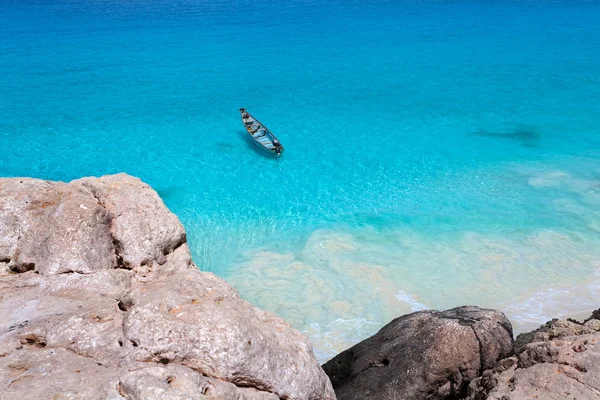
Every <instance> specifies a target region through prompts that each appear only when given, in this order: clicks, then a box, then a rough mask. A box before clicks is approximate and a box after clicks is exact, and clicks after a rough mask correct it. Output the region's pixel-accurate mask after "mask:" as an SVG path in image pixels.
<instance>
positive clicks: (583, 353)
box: [468, 310, 600, 400]
mask: <svg viewBox="0 0 600 400" xmlns="http://www.w3.org/2000/svg"><path fill="white" fill-rule="evenodd" d="M599 316H600V312H599V311H598V310H597V311H594V314H593V315H592V317H591V318H589V319H587V320H586V321H584V322H583V323H580V322H577V321H573V320H558V319H554V320H552V321H549V322H547V323H546V324H545V325H543V326H541V327H540V328H539V329H536V330H535V331H533V332H529V333H525V334H521V335H519V336H518V337H517V339H516V341H515V350H516V354H517V355H516V356H514V357H510V358H507V359H505V360H502V361H501V362H500V363H499V364H498V365H497V366H496V367H495V368H493V369H490V370H487V371H485V372H484V373H483V376H482V377H481V378H478V379H476V380H474V381H473V382H472V383H471V385H470V387H469V396H468V399H469V400H484V399H489V400H525V399H544V400H567V399H569V400H570V399H575V400H580V399H600V320H598V319H597V318H598V317H599Z"/></svg>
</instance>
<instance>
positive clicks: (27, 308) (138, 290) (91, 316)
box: [0, 174, 335, 400]
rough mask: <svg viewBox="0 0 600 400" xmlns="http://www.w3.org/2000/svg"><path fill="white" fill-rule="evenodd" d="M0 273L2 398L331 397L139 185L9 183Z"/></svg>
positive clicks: (305, 359) (2, 198)
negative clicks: (202, 262) (201, 264)
mask: <svg viewBox="0 0 600 400" xmlns="http://www.w3.org/2000/svg"><path fill="white" fill-rule="evenodd" d="M0 267H1V268H0V388H3V389H1V390H3V391H0V398H3V399H4V398H11V399H12V398H19V399H21V400H27V399H45V398H53V396H54V395H57V396H62V397H61V398H73V399H75V398H77V399H80V398H81V399H115V400H116V399H150V400H152V399H196V398H197V399H248V400H252V399H257V400H258V399H277V398H286V399H315V400H316V399H335V395H334V393H333V389H332V387H331V383H330V382H329V379H328V378H327V376H326V375H325V373H324V372H323V370H322V369H321V367H320V366H319V365H318V363H317V361H316V359H315V358H314V355H313V352H312V348H311V346H310V344H309V342H308V339H307V338H306V337H305V336H304V335H302V334H300V333H299V332H297V331H295V330H293V329H292V328H291V327H290V326H289V325H288V324H286V323H285V322H284V321H283V320H281V319H280V318H278V317H276V316H274V315H272V314H269V313H267V312H264V311H262V310H259V309H257V308H255V307H253V306H252V305H250V304H249V303H248V302H246V301H244V300H243V299H241V298H240V296H239V295H238V294H237V292H236V291H235V290H233V289H232V288H231V287H230V286H229V285H227V283H225V282H224V281H223V280H221V279H219V278H218V277H216V276H215V275H213V274H210V273H206V272H202V271H200V270H199V269H198V268H197V267H196V266H195V265H194V264H193V263H192V260H191V256H190V251H189V248H188V246H187V244H186V236H185V231H184V229H183V227H182V225H181V224H180V223H179V220H178V219H177V217H176V216H175V215H173V214H172V213H170V212H169V210H168V209H167V208H166V207H165V206H164V204H163V203H162V201H161V200H160V198H159V197H158V195H157V194H156V193H155V192H154V191H153V190H152V189H151V188H150V187H149V186H148V185H146V184H144V183H142V182H141V181H140V180H138V179H135V178H132V177H130V176H127V175H123V174H120V175H116V176H108V177H102V178H85V179H80V180H77V181H73V182H71V183H69V184H67V183H59V182H46V181H41V180H35V179H0Z"/></svg>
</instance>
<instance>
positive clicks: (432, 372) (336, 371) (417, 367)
mask: <svg viewBox="0 0 600 400" xmlns="http://www.w3.org/2000/svg"><path fill="white" fill-rule="evenodd" d="M512 348H513V339H512V327H511V325H510V322H509V321H508V320H507V319H506V317H505V316H504V314H502V313H500V312H498V311H494V310H488V309H481V308H478V307H458V308H454V309H452V310H448V311H444V312H439V311H421V312H416V313H413V314H408V315H405V316H402V317H400V318H397V319H395V320H393V321H392V322H390V323H389V324H388V325H386V326H384V327H383V328H382V329H381V330H380V331H379V332H378V333H377V334H375V335H374V336H372V337H370V338H368V339H366V340H364V341H362V342H361V343H359V344H357V345H355V346H354V347H351V348H350V349H348V350H346V351H344V352H342V353H340V354H339V355H337V356H336V357H334V358H333V359H332V360H330V361H329V362H327V363H326V364H325V365H323V369H324V370H325V372H326V373H327V375H329V377H330V379H331V381H332V383H333V386H334V389H335V392H336V395H337V397H338V399H340V400H353V399H356V400H362V399H378V400H386V399H398V398H402V399H406V400H409V399H446V398H457V397H458V396H459V395H461V394H465V393H466V389H467V386H468V384H469V383H470V381H471V380H473V379H475V378H477V377H478V376H479V375H480V374H481V372H482V371H483V370H484V369H487V368H491V367H493V366H494V365H496V363H497V362H498V361H499V360H501V359H502V358H504V357H507V356H509V355H510V354H511V352H512Z"/></svg>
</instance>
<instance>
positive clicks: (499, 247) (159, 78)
mask: <svg viewBox="0 0 600 400" xmlns="http://www.w3.org/2000/svg"><path fill="white" fill-rule="evenodd" d="M597 21H600V3H598V2H596V1H549V2H542V1H524V2H521V1H519V2H517V1H438V2H433V1H432V2H428V1H344V2H342V1H326V2H318V3H317V2H307V1H303V2H300V1H294V2H283V1H280V0H275V1H268V2H261V3H260V4H252V3H250V2H247V1H235V2H234V1H222V0H210V1H205V2H199V3H198V2H192V1H174V2H173V1H158V0H151V1H145V2H124V1H117V0H103V1H98V2H93V3H89V2H81V1H57V0H50V1H16V0H12V1H7V0H4V1H0V148H2V150H3V151H2V156H1V157H0V175H1V176H35V177H40V178H46V179H58V180H70V179H74V178H77V177H80V176H82V175H102V174H107V173H114V172H120V171H125V172H127V173H130V174H133V175H136V176H140V177H141V178H142V179H143V180H145V181H146V182H148V183H150V184H151V185H152V186H153V187H154V188H155V189H156V190H157V191H158V192H159V193H160V195H161V196H162V198H163V199H164V200H165V202H166V203H167V205H168V206H169V207H170V208H171V209H172V210H173V211H174V212H175V213H177V215H178V216H179V217H180V218H181V220H182V222H183V223H184V225H185V226H186V229H187V231H188V236H189V240H190V245H191V248H192V251H193V253H194V259H195V262H196V263H197V264H198V266H199V267H200V268H202V269H204V270H211V271H214V272H215V273H217V274H219V275H220V276H222V277H224V278H225V279H227V280H228V281H229V282H231V283H232V284H234V286H235V287H236V288H238V290H239V291H240V292H241V294H242V295H243V296H244V297H245V298H246V299H248V300H249V301H251V302H253V303H254V304H256V305H259V306H261V307H263V308H266V309H268V310H270V311H273V312H276V313H277V314H279V315H281V316H282V317H283V318H285V319H286V320H287V321H288V322H290V323H291V324H292V325H293V326H295V327H297V328H299V329H301V330H303V331H305V332H306V333H307V334H308V335H309V336H310V337H311V339H312V340H313V343H314V346H315V350H316V352H317V355H318V356H319V358H320V359H321V360H325V359H327V358H328V357H330V356H331V355H333V354H335V353H336V352H337V351H339V350H341V349H343V348H345V347H347V346H349V345H351V344H353V343H355V342H356V341H358V340H360V339H362V338H364V337H366V336H368V335H370V334H372V333H373V332H375V331H376V330H377V329H379V328H380V327H381V326H382V325H383V324H384V323H386V322H388V321H389V320H390V319H391V318H393V317H395V316H397V315H400V314H402V313H406V312H410V311H412V310H418V309H422V308H448V307H451V306H455V305H460V304H478V305H482V306H490V307H497V308H500V309H502V310H504V311H505V312H506V313H507V315H508V316H509V317H510V318H511V320H512V322H513V324H514V326H515V328H516V330H517V331H520V330H523V329H527V328H530V327H532V326H535V325H536V324H539V323H542V322H544V321H546V320H547V319H549V318H550V317H554V316H559V315H563V314H569V313H574V312H580V311H584V310H587V309H592V308H595V307H597V306H598V304H597V301H596V299H597V298H598V294H599V292H600V275H599V274H600V246H599V245H600V207H599V206H600V163H599V158H600V128H599V127H600V74H599V72H598V71H600V28H598V26H599V25H598V23H597ZM242 106H244V107H248V108H249V110H250V111H251V112H252V113H253V114H254V115H255V116H256V117H257V118H259V119H260V120H261V121H262V122H265V123H266V124H267V126H269V128H271V130H273V131H274V132H275V133H276V134H277V135H278V137H279V139H280V140H281V141H282V143H283V144H284V146H285V147H286V152H285V153H284V155H283V156H282V157H281V158H280V159H273V158H270V157H268V156H265V155H263V154H261V153H260V152H259V151H258V150H256V149H255V148H254V147H253V146H252V145H251V144H250V143H249V142H248V141H247V140H246V138H245V136H244V133H243V131H242V127H241V123H240V121H239V115H238V113H237V108H238V107H242Z"/></svg>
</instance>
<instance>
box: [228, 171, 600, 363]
mask: <svg viewBox="0 0 600 400" xmlns="http://www.w3.org/2000/svg"><path fill="white" fill-rule="evenodd" d="M509 168H510V169H511V170H514V168H515V166H514V165H512V166H510V167H509ZM520 172H521V173H522V174H523V176H524V180H525V182H526V183H527V185H529V186H531V187H534V188H535V189H536V190H548V189H550V188H554V189H556V188H559V187H560V188H562V189H561V191H560V192H558V193H560V196H557V197H556V199H555V200H550V199H549V202H550V205H551V206H553V207H555V209H556V211H557V212H568V213H576V215H577V217H578V218H579V219H581V220H582V221H584V223H585V224H586V226H587V227H588V228H589V231H587V232H586V231H585V230H583V231H582V230H579V231H571V230H566V229H560V230H550V229H542V230H517V231H513V232H506V233H503V234H500V233H497V234H495V233H477V232H474V231H462V232H454V233H452V234H448V233H442V234H436V233H435V232H431V233H423V232H419V231H417V230H415V229H411V228H375V227H373V226H362V227H358V228H356V227H355V228H349V227H338V228H336V229H329V230H317V231H315V232H313V233H312V234H311V235H310V237H309V238H308V240H307V241H306V242H305V243H304V245H303V247H302V248H300V249H298V250H297V251H294V252H285V253H278V252H272V251H264V250H262V251H256V252H252V251H249V252H248V253H247V256H246V259H245V260H244V261H242V262H240V264H239V265H236V266H234V267H232V268H231V272H230V273H229V275H227V278H228V280H229V281H230V282H232V283H233V284H234V286H235V287H236V288H237V289H238V290H239V291H240V293H241V294H242V295H243V296H244V297H245V298H247V299H248V300H250V301H251V302H253V303H255V304H258V305H260V306H261V307H264V308H265V309H267V310H270V311H272V312H275V313H277V314H279V315H284V316H285V317H286V319H287V321H288V322H290V323H291V324H292V325H293V326H294V327H296V328H298V329H301V330H302V331H304V332H306V333H307V334H308V335H309V336H311V337H312V338H313V343H314V346H315V351H316V353H317V354H318V356H319V357H320V359H321V361H324V360H326V359H328V358H330V357H332V356H333V355H335V354H337V352H339V351H341V350H343V349H344V348H347V347H348V346H350V345H352V344H353V343H355V342H356V341H358V340H360V339H362V338H365V337H367V336H369V335H371V334H373V333H375V332H376V331H377V330H378V329H379V328H380V327H381V326H383V325H384V324H385V323H387V322H389V321H390V320H391V319H392V318H394V317H396V316H399V315H402V314H405V313H408V312H412V311H418V310H421V309H425V308H437V309H445V308H449V307H454V306H458V305H464V304H476V305H480V306H485V307H493V308H499V309H501V310H503V311H505V312H506V313H507V315H508V317H509V318H510V319H511V321H512V322H513V324H514V328H515V332H516V333H519V332H521V331H523V330H525V329H531V328H534V327H536V326H537V325H539V324H540V323H542V322H545V321H546V320H549V319H551V318H554V317H559V316H561V315H567V314H574V313H579V312H582V311H586V310H592V309H593V308H594V307H597V306H598V305H597V295H598V294H599V293H600V238H599V237H598V236H597V235H595V234H594V229H595V225H594V224H589V223H588V222H587V221H599V220H600V218H599V217H600V216H599V215H598V210H600V209H599V208H591V207H590V206H588V207H585V206H583V205H580V206H579V207H578V208H575V209H574V208H573V207H569V206H567V207H565V202H567V204H568V203H570V202H576V199H574V198H572V197H569V198H571V200H570V201H567V200H566V199H567V197H563V196H573V195H577V196H578V198H579V200H581V199H584V201H585V202H586V203H588V204H589V205H592V204H598V201H600V180H586V179H577V178H573V177H571V175H569V174H568V173H566V172H560V171H551V172H539V171H537V172H536V170H535V169H532V168H523V169H522V170H521V171H520ZM527 176H529V177H528V178H527ZM582 282H584V283H582Z"/></svg>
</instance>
